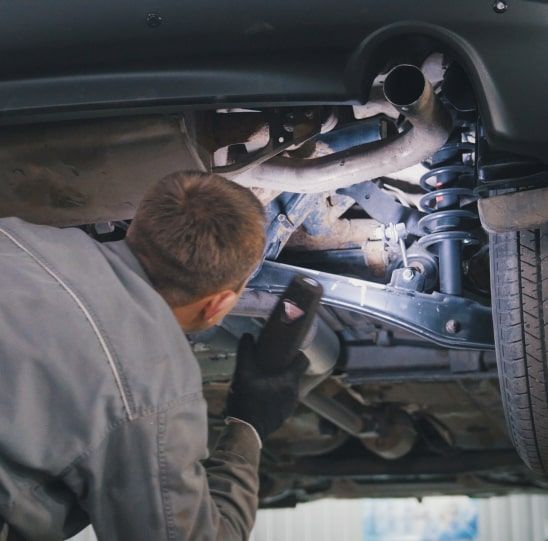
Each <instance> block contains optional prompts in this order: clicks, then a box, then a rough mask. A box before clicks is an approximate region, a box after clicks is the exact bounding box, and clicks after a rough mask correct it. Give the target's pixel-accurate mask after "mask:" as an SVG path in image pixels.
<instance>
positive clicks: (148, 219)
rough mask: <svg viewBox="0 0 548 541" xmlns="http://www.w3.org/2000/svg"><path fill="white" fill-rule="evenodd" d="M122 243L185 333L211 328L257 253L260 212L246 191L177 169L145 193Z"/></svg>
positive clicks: (261, 228) (259, 248) (261, 238)
mask: <svg viewBox="0 0 548 541" xmlns="http://www.w3.org/2000/svg"><path fill="white" fill-rule="evenodd" d="M127 242H128V244H129V246H130V248H131V250H132V251H133V253H134V254H135V255H136V257H137V258H138V259H139V261H140V262H141V264H142V265H143V267H144V269H145V271H146V273H147V274H148V276H149V278H150V280H151V282H152V284H153V285H154V287H155V288H156V289H157V291H158V292H159V293H160V294H161V295H162V297H164V299H165V300H166V302H167V303H168V304H169V306H170V307H171V309H172V310H173V312H174V314H175V316H176V317H177V319H178V321H179V323H180V324H181V326H182V327H183V329H184V330H185V331H197V330H202V329H206V328H209V327H211V326H212V325H215V324H216V323H218V322H219V321H220V320H221V319H222V318H223V317H224V316H225V315H226V314H227V313H228V312H230V310H232V308H233V307H234V305H235V304H236V302H237V300H238V297H239V295H240V293H241V290H242V288H243V286H244V285H245V282H246V281H247V279H248V277H249V275H250V273H251V272H252V271H253V269H254V268H255V266H256V265H257V263H258V262H259V261H260V258H261V256H262V253H263V249H264V243H265V236H264V212H263V208H262V205H261V203H260V202H259V200H258V199H257V198H256V197H255V196H254V195H253V193H252V192H251V191H250V190H248V189H247V188H243V187H242V186H239V185H238V184H235V183H234V182H230V181H229V180H226V179H224V178H222V177H220V176H218V175H209V174H206V173H199V172H179V173H173V174H171V175H168V176H167V177H165V178H163V179H162V180H160V182H158V183H157V184H156V185H154V186H153V187H152V188H150V189H149V190H148V192H147V193H146V194H145V196H144V198H143V200H142V201H141V204H140V206H139V209H138V210H137V213H136V215H135V218H134V219H133V222H132V223H131V226H130V228H129V231H128V234H127Z"/></svg>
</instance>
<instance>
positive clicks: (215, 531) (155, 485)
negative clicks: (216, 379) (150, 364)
mask: <svg viewBox="0 0 548 541" xmlns="http://www.w3.org/2000/svg"><path fill="white" fill-rule="evenodd" d="M259 454H260V450H259V442H258V440H257V438H256V437H255V435H254V434H253V431H252V429H251V428H249V427H248V426H245V425H243V424H230V425H228V426H227V427H226V428H225V430H224V433H223V434H222V435H221V437H220V440H219V442H218V444H217V446H216V449H215V450H214V451H213V452H212V454H211V456H210V457H209V459H208V460H207V462H206V466H205V467H204V464H203V463H202V461H203V460H204V459H206V457H207V415H206V405H205V401H204V399H203V398H202V396H201V394H200V395H196V396H194V397H193V398H191V399H187V400H185V401H183V402H182V403H180V404H178V405H176V406H172V407H171V408H170V409H168V410H167V411H164V412H161V413H155V414H151V415H148V416H145V417H142V418H140V419H137V420H134V421H131V422H124V423H122V424H121V425H120V426H118V427H116V428H114V429H112V430H111V431H110V433H109V434H108V435H107V436H106V437H105V439H104V441H103V442H102V444H101V445H100V446H99V447H98V448H96V449H94V450H93V451H91V452H90V453H89V454H88V455H87V456H85V457H83V458H81V459H80V460H78V461H77V463H76V464H75V465H74V466H73V467H72V468H71V469H70V471H69V472H68V473H67V475H66V479H65V481H66V482H67V483H68V484H69V485H70V486H71V488H72V489H73V490H74V491H75V493H76V494H77V495H78V499H79V505H80V506H81V507H82V508H83V509H84V510H85V511H86V512H87V513H88V515H89V517H90V521H91V523H92V525H93V527H94V529H95V532H96V534H97V537H98V539H99V540H100V541H104V540H108V541H128V540H130V539H131V540H132V541H141V540H142V541H150V540H153V539H154V540H158V541H159V540H163V539H166V540H170V541H171V540H173V541H175V540H176V541H183V540H184V541H187V540H188V541H214V540H215V541H216V540H223V541H232V540H234V541H240V540H246V539H247V538H248V537H249V535H250V532H251V529H252V527H253V523H254V520H255V513H256V509H257V492H258V472H257V470H258V464H259Z"/></svg>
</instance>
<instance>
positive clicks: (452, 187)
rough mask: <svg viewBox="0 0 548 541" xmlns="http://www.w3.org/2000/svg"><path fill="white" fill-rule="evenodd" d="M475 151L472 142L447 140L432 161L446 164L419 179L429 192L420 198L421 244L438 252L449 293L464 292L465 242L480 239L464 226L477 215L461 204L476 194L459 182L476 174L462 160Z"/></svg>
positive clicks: (442, 282) (442, 283)
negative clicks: (463, 260)
mask: <svg viewBox="0 0 548 541" xmlns="http://www.w3.org/2000/svg"><path fill="white" fill-rule="evenodd" d="M458 135H459V136H460V134H458ZM473 151H474V145H473V144H472V143H465V142H460V141H454V142H450V143H448V144H446V145H445V146H444V147H442V148H441V149H440V150H439V151H438V152H436V154H435V155H434V156H433V158H432V163H433V164H440V163H441V164H443V165H440V166H438V167H432V169H431V170H430V171H428V173H426V174H425V175H423V176H422V178H421V180H420V184H421V187H422V189H423V190H424V191H425V192H427V193H426V195H424V196H423V197H422V198H421V200H420V207H421V210H422V211H424V212H425V213H426V216H424V217H423V218H421V220H420V221H419V227H420V229H421V230H422V232H423V234H424V235H423V236H422V237H421V238H420V239H419V244H420V245H421V246H423V247H424V248H426V249H428V250H430V251H432V252H434V253H436V254H437V255H438V266H439V276H440V291H441V292H442V293H446V294H449V295H460V294H461V293H462V269H461V263H462V245H463V244H464V245H471V244H477V243H478V242H479V239H478V238H477V237H475V236H474V235H473V234H472V233H470V232H469V231H466V230H464V229H463V228H464V227H465V226H466V225H469V224H470V223H471V222H473V221H476V220H477V219H478V216H477V215H476V213H474V212H472V211H470V210H466V209H462V208H461V205H462V204H466V203H469V202H472V201H474V200H475V199H476V196H475V195H474V193H473V191H472V189H471V188H466V187H463V186H457V185H456V184H458V183H459V182H460V181H461V180H462V179H463V178H464V177H473V176H474V174H475V171H474V167H473V166H472V165H467V164H465V163H463V154H465V153H469V152H473Z"/></svg>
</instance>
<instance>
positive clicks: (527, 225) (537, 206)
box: [478, 180, 548, 233]
mask: <svg viewBox="0 0 548 541" xmlns="http://www.w3.org/2000/svg"><path fill="white" fill-rule="evenodd" d="M547 182H548V180H547ZM478 210H479V215H480V219H481V224H482V225H483V227H484V228H485V229H486V230H487V231H488V232H489V233H505V232H507V231H519V230H520V229H537V228H539V227H540V226H541V225H542V224H545V223H546V222H548V188H541V189H539V190H528V191H523V192H515V193H510V194H504V195H496V196H494V197H488V198H487V199H480V200H479V201H478Z"/></svg>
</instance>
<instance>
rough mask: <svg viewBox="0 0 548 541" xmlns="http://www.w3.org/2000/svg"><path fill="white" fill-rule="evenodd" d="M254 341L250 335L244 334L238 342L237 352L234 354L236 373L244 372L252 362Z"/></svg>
mask: <svg viewBox="0 0 548 541" xmlns="http://www.w3.org/2000/svg"><path fill="white" fill-rule="evenodd" d="M254 352H255V339H254V338H253V335H252V334H250V333H245V334H243V335H242V337H241V338H240V341H239V342H238V351H237V353H236V371H237V372H241V371H242V370H245V369H246V368H247V367H249V366H250V364H252V363H253V361H254Z"/></svg>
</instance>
